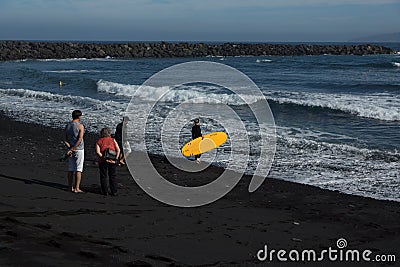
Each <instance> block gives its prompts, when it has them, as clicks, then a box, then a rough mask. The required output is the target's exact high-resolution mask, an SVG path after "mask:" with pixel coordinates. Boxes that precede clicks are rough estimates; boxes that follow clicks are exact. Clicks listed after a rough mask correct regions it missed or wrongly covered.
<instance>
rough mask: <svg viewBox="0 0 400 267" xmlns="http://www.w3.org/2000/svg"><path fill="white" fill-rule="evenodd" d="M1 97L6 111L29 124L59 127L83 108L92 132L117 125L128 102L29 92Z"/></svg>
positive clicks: (3, 93)
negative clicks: (102, 127) (71, 114)
mask: <svg viewBox="0 0 400 267" xmlns="http://www.w3.org/2000/svg"><path fill="white" fill-rule="evenodd" d="M0 96H1V97H0V99H1V101H0V106H1V107H2V110H4V111H7V112H10V113H11V114H13V115H16V117H19V118H20V119H21V120H23V121H27V122H40V123H43V124H46V125H55V126H59V125H60V124H62V123H64V121H65V119H66V118H67V117H68V115H67V114H70V112H71V111H72V110H74V109H81V110H82V111H83V112H84V113H85V117H86V118H87V119H88V120H90V122H91V125H88V126H89V130H92V131H94V130H96V129H97V128H96V125H114V124H115V122H117V121H119V120H120V117H121V114H122V113H123V112H124V110H125V109H126V107H127V104H125V103H120V102H117V101H112V100H108V101H101V100H98V99H94V98H90V97H83V96H73V95H60V94H55V93H49V92H42V91H33V90H28V89H0ZM104 114H107V116H104ZM66 116H67V117H66Z"/></svg>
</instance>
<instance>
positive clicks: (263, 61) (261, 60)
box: [256, 59, 272, 63]
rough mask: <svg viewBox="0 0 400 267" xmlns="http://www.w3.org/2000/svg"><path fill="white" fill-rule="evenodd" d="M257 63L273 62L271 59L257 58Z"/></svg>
mask: <svg viewBox="0 0 400 267" xmlns="http://www.w3.org/2000/svg"><path fill="white" fill-rule="evenodd" d="M256 62H257V63H266V62H272V60H271V59H257V60H256Z"/></svg>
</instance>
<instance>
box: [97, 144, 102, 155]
mask: <svg viewBox="0 0 400 267" xmlns="http://www.w3.org/2000/svg"><path fill="white" fill-rule="evenodd" d="M96 154H97V156H99V157H100V158H102V157H103V154H101V151H100V146H99V145H98V144H96Z"/></svg>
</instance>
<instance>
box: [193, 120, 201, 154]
mask: <svg viewBox="0 0 400 267" xmlns="http://www.w3.org/2000/svg"><path fill="white" fill-rule="evenodd" d="M202 136H203V135H202V134H201V128H200V125H196V124H195V125H193V127H192V139H196V138H198V137H202ZM200 156H201V155H196V156H194V158H195V159H198V158H200Z"/></svg>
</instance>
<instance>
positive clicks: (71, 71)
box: [43, 70, 103, 73]
mask: <svg viewBox="0 0 400 267" xmlns="http://www.w3.org/2000/svg"><path fill="white" fill-rule="evenodd" d="M43 72H48V73H90V72H92V73H97V72H103V71H100V70H44V71H43Z"/></svg>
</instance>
